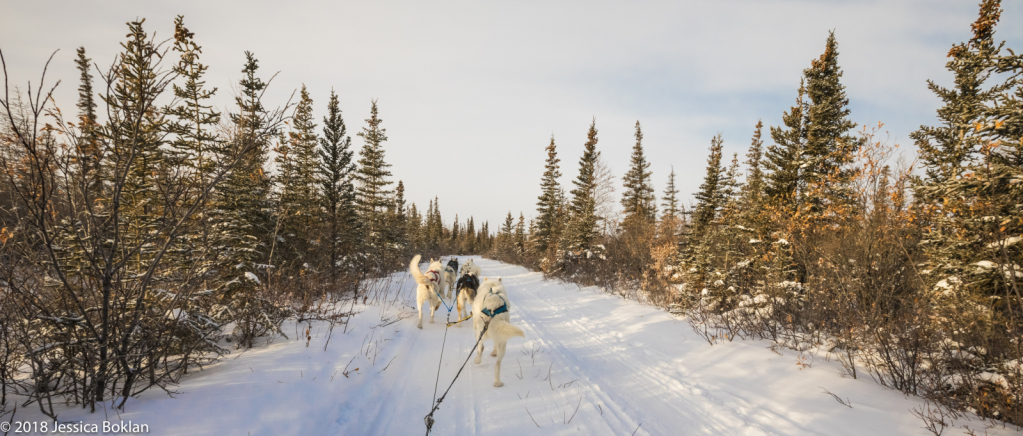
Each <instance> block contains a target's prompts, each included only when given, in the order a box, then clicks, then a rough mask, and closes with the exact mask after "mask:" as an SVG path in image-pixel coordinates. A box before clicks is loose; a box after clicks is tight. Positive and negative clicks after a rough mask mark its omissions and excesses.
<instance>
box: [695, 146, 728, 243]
mask: <svg viewBox="0 0 1023 436" xmlns="http://www.w3.org/2000/svg"><path fill="white" fill-rule="evenodd" d="M723 144H724V140H723V139H721V134H720V133H719V134H717V135H715V136H714V138H713V139H711V141H710V156H708V157H707V174H706V175H704V176H703V184H701V185H700V192H697V193H696V195H695V197H696V202H697V203H696V210H695V211H694V213H693V226H694V231H695V233H696V234H702V233H704V232H705V231H706V230H707V227H708V226H709V225H710V223H711V222H713V221H714V218H715V217H716V215H717V211H718V208H720V207H721V206H722V204H723V203H724V201H725V196H724V193H723V183H722V182H723V179H724V176H725V174H724V168H723V167H722V166H721V154H722V147H723Z"/></svg>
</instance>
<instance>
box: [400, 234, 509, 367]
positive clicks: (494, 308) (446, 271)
mask: <svg viewBox="0 0 1023 436" xmlns="http://www.w3.org/2000/svg"><path fill="white" fill-rule="evenodd" d="M419 259H420V255H418V254H417V255H416V257H413V258H412V261H411V262H409V265H408V268H409V272H410V273H411V274H412V277H413V278H414V279H415V280H416V309H417V310H418V311H419V324H418V325H417V327H419V328H423V303H428V304H429V306H430V322H431V323H433V322H434V320H433V318H434V315H436V313H437V309H439V308H440V305H441V303H442V302H443V301H442V300H441V298H445V299H447V300H451V297H452V294H454V298H455V301H454V302H453V303H452V304H454V305H455V306H456V307H457V309H458V319H459V320H465V319H468V317H469V316H470V312H469V311H470V307H469V306H470V305H471V306H472V308H471V310H472V312H471V316H472V326H473V330H474V331H475V333H476V334H475V336H474V338H475V339H477V340H478V341H479V346H478V347H477V349H476V359H475V360H474V361H473V363H475V364H477V365H478V364H479V363H480V362H481V361H482V356H483V343H484V342H485V341H486V340H488V339H489V340H491V341H492V342H493V346H494V350H493V351H492V352H491V353H490V355H491V356H494V357H497V362H495V363H494V387H501V386H504V383H501V360H502V359H504V354H505V349H506V348H507V344H508V340H509V339H511V338H513V337H516V336H518V337H523V338H524V337H525V334H524V333H523V332H522V329H520V328H518V327H515V326H514V325H512V324H511V313H510V311H511V308H512V307H511V302H510V301H509V300H508V291H506V290H505V288H504V283H502V282H501V278H500V277H498V278H496V279H488V278H484V279H483V281H482V282H480V278H479V277H480V267H479V265H476V264H475V263H473V261H472V259H469V260H468V261H466V262H465V264H464V265H462V267H461V276H458V272H459V266H458V260H457V259H451V260H450V261H448V263H447V264H446V265H444V264H441V261H440V260H439V259H437V260H434V259H431V260H430V265H429V267H428V269H427V271H426V272H425V273H424V272H423V271H422V270H421V269H419ZM456 277H457V279H456ZM449 307H450V306H449ZM463 309H464V311H465V314H464V316H463ZM488 323H489V325H488ZM458 326H459V327H461V323H460V322H459V323H458ZM484 327H486V331H485V332H484ZM481 334H482V335H483V338H482V339H480V335H481Z"/></svg>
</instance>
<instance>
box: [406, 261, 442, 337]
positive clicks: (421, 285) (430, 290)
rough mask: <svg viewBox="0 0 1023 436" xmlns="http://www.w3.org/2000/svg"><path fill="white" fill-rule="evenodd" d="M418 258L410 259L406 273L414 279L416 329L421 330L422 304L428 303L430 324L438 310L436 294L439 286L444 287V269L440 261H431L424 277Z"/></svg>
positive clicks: (438, 298)
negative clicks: (417, 318)
mask: <svg viewBox="0 0 1023 436" xmlns="http://www.w3.org/2000/svg"><path fill="white" fill-rule="evenodd" d="M419 258H420V255H418V254H417V255H416V257H413V258H412V261H411V262H409V264H408V271H409V273H411V274H412V278H414V279H416V283H417V284H418V286H416V310H418V311H419V325H417V326H416V327H419V328H423V303H424V302H429V303H430V322H431V323H432V322H433V316H434V314H436V313H437V309H439V308H440V303H441V300H440V297H439V296H438V295H437V292H438V290H439V289H441V288H440V286H442V285H444V273H443V271H444V267H443V266H441V264H440V261H435V260H431V261H430V269H429V271H427V272H426V274H425V275H424V274H423V272H422V271H420V270H419Z"/></svg>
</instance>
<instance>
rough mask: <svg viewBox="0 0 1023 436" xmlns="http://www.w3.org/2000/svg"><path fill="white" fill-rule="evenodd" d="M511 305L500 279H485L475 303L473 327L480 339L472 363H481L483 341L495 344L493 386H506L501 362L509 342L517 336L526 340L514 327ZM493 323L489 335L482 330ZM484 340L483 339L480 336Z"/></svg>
mask: <svg viewBox="0 0 1023 436" xmlns="http://www.w3.org/2000/svg"><path fill="white" fill-rule="evenodd" d="M510 310H511V303H510V302H509V301H508V292H507V291H505V290H504V284H503V283H501V279H500V278H498V279H497V280H488V279H486V278H484V279H483V284H481V285H480V288H479V291H478V292H477V293H476V300H474V301H473V303H472V314H473V317H472V326H473V328H475V330H476V339H477V340H479V344H480V345H479V347H478V348H477V349H476V360H474V361H473V363H476V364H479V363H480V361H481V359H482V356H483V342H484V341H485V340H487V339H491V340H493V341H494V351H493V352H492V353H490V355H491V356H496V357H497V362H496V363H494V387H495V388H499V387H501V386H504V383H501V359H504V352H505V349H506V348H507V347H508V340H509V339H511V338H514V337H516V336H519V337H523V338H524V337H526V335H525V333H523V332H522V329H520V328H518V327H515V326H513V325H511V314H510V313H509V311H510ZM487 322H489V323H490V326H489V327H487V331H486V333H484V332H483V327H484V326H485V325H486V324H487ZM481 334H482V335H483V339H482V340H480V335H481Z"/></svg>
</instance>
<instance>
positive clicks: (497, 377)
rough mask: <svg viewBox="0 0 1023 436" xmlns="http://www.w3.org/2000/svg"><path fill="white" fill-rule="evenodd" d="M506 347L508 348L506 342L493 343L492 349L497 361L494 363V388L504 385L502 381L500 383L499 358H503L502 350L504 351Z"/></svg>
mask: <svg viewBox="0 0 1023 436" xmlns="http://www.w3.org/2000/svg"><path fill="white" fill-rule="evenodd" d="M506 348H508V343H507V342H502V343H498V344H494V351H496V352H497V362H496V363H494V387H495V388H499V387H501V386H504V383H501V359H504V351H505V349H506Z"/></svg>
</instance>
